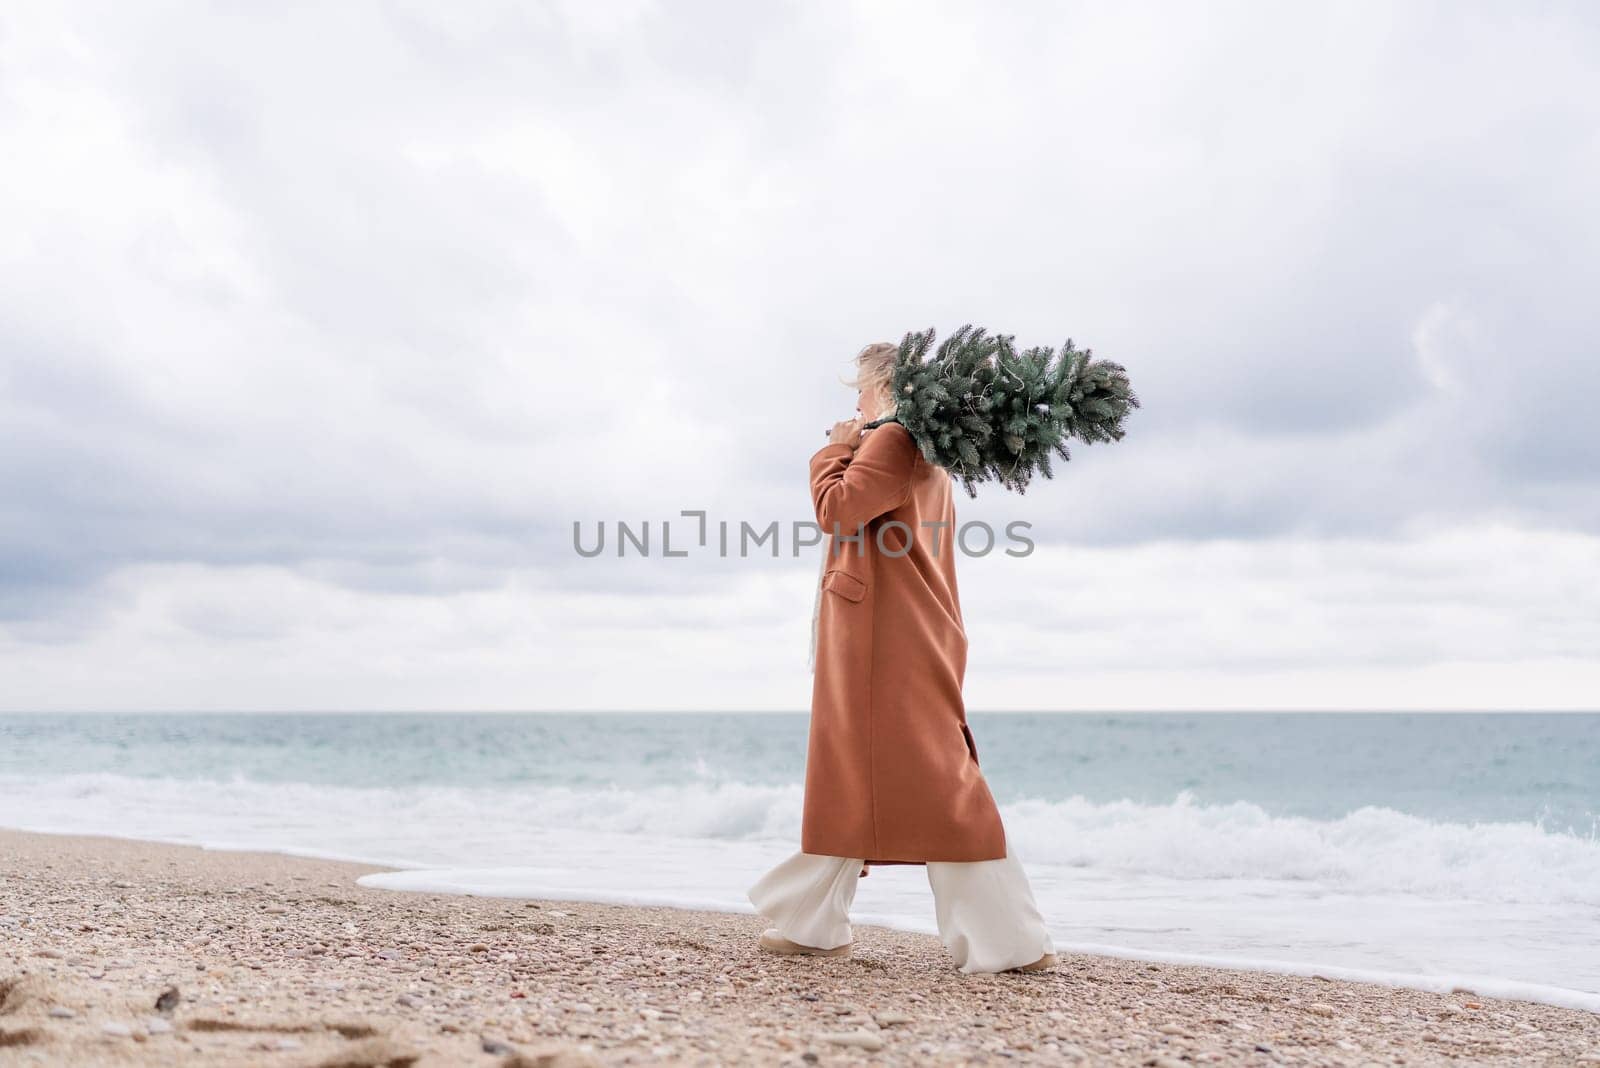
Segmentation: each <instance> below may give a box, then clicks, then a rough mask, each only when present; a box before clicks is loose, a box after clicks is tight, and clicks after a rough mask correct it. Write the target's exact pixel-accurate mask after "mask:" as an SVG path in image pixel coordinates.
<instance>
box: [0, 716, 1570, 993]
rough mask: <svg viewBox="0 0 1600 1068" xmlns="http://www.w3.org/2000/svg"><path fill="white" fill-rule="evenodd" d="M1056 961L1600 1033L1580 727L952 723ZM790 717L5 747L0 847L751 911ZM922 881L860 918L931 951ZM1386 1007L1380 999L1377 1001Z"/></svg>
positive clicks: (592, 720) (39, 730) (1542, 719)
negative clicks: (1154, 969)
mask: <svg viewBox="0 0 1600 1068" xmlns="http://www.w3.org/2000/svg"><path fill="white" fill-rule="evenodd" d="M971 722H972V726H973V730H974V733H975V735H976V738H977V744H978V751H979V756H980V759H981V762H982V765H983V768H984V773H985V775H986V777H987V778H988V780H989V783H990V785H991V788H992V789H993V791H994V793H995V796H996V798H997V799H998V800H999V802H1000V805H1001V812H1002V815H1003V817H1004V819H1005V825H1006V833H1007V840H1008V843H1009V844H1010V846H1011V848H1012V850H1013V851H1014V852H1016V853H1017V854H1018V856H1019V857H1021V859H1022V860H1023V862H1024V864H1025V866H1026V867H1027V869H1028V871H1029V875H1030V878H1031V880H1032V881H1033V885H1034V890H1035V894H1036V896H1037V897H1038V898H1039V902H1040V907H1041V909H1042V911H1043V912H1044V914H1045V917H1046V920H1047V921H1048V922H1049V923H1050V925H1051V930H1052V932H1053V933H1054V934H1055V935H1056V938H1057V940H1058V942H1059V943H1060V944H1062V945H1064V946H1070V947H1077V948H1081V949H1090V950H1094V951H1106V952H1118V953H1127V954H1136V955H1137V954H1143V955H1153V956H1159V957H1165V958H1168V959H1194V958H1202V959H1208V960H1215V961H1220V962H1234V963H1243V964H1246V965H1249V966H1252V967H1276V968H1283V969H1288V970H1293V969H1300V970H1306V969H1315V970H1320V971H1323V972H1333V971H1335V970H1337V969H1345V970H1346V972H1347V973H1348V974H1358V975H1364V976H1369V977H1375V978H1387V979H1388V980H1391V981H1401V982H1406V983H1409V984H1411V985H1429V984H1449V983H1455V982H1465V983H1468V984H1469V985H1473V986H1474V988H1475V989H1479V990H1480V991H1482V992H1484V993H1490V992H1491V991H1496V990H1498V991H1501V992H1503V993H1506V994H1508V995H1514V996H1524V997H1535V998H1538V999H1541V1000H1547V1001H1555V1002H1559V1003H1562V1004H1575V1005H1581V1006H1583V1007H1588V1008H1593V1009H1595V1010H1596V1011H1600V815H1597V814H1600V715H1546V714H1525V715H1524V714H1437V715H1415V714H1350V715H1335V714H1320V713H1318V714H1302V713H1295V714H1281V715H1273V714H1254V713H1252V714H1183V715H1178V714H1174V715H1088V714H1072V715H1021V714H1017V715H1008V714H1001V713H986V714H985V713H975V714H973V715H972V717H971ZM805 737H806V717H805V716H803V715H772V716H769V715H721V714H718V715H709V714H707V715H678V714H671V715H641V714H614V715H607V714H571V715H515V716H513V715H388V714H385V715H366V716H362V715H240V716H187V715H143V716H113V715H106V716H55V715H52V716H44V715H40V716H0V825H4V826H10V827H19V828H23V829H29V830H37V831H47V832H60V833H94V834H113V835H121V836H125V837H133V838H147V839H152V840H162V841H175V842H188V843H195V844H201V845H207V846H212V847H220V848H249V849H263V850H276V851H282V852H292V853H304V854H314V855H324V856H334V857H347V858H350V859H357V860H366V861H370V862H374V863H378V864H385V865H389V866H392V867H396V868H401V869H407V870H405V871H401V872H397V873H394V874H390V875H381V876H373V877H371V879H372V880H373V885H383V886H389V887H392V888H396V889H405V888H414V889H415V888H428V889H435V890H446V891H463V892H472V893H511V894H519V895H527V896H544V897H578V898H587V899H593V900H616V901H639V902H652V903H660V904H676V905H684V906H695V907H712V908H723V909H735V910H739V909H746V910H747V909H748V904H747V902H746V900H745V898H744V890H745V888H746V887H747V886H748V885H749V884H750V883H751V882H753V881H754V880H755V878H757V877H758V876H759V875H760V874H761V872H762V871H764V870H765V868H766V867H767V866H769V865H771V864H772V863H775V862H776V861H777V860H778V859H780V858H781V857H783V856H784V855H786V854H787V853H788V852H790V851H792V850H794V849H795V848H796V847H797V843H798V838H799V826H800V805H801V798H802V788H801V782H802V777H803V772H804V761H805ZM919 879H921V874H920V869H916V868H909V869H886V870H883V871H882V872H880V873H879V874H878V876H877V877H875V878H873V879H870V880H866V881H865V882H864V883H863V885H862V887H861V888H860V891H859V893H858V896H857V910H858V917H857V918H858V919H861V920H864V921H872V922H882V923H888V924H893V925H896V926H901V927H907V928H911V929H923V930H927V929H931V924H932V916H931V903H930V901H929V899H928V894H927V887H926V884H925V882H919ZM1396 977H1399V978H1396Z"/></svg>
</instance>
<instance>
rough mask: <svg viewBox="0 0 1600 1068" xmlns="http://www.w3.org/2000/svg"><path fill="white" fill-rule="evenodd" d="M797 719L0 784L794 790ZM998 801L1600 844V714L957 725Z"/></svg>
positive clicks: (567, 726)
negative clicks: (1470, 825)
mask: <svg viewBox="0 0 1600 1068" xmlns="http://www.w3.org/2000/svg"><path fill="white" fill-rule="evenodd" d="M806 722H807V720H806V716H805V715H804V714H791V715H737V714H708V715H693V714H682V715H680V714H669V715H658V714H638V713H631V714H630V713H616V714H587V713H585V714H578V715H545V714H530V715H389V714H385V715H245V716H187V715H179V716H170V715H119V716H57V715H51V716H9V717H6V716H0V775H3V774H21V773H25V772H38V771H43V770H49V771H54V772H58V773H67V772H79V773H81V772H115V773H118V774H123V775H130V776H136V777H141V778H159V777H166V776H170V777H176V778H194V777H199V776H219V775H220V776H223V777H232V776H240V777H244V778H247V779H252V780H257V781H260V782H301V783H321V784H329V785H343V786H393V785H423V784H436V785H449V786H471V785H477V786H514V785H517V784H524V783H537V784H542V785H559V786H571V787H595V786H629V787H650V786H662V785H669V784H674V783H683V782H707V781H711V782H715V781H729V782H740V781H748V782H766V783H770V782H799V781H801V777H802V775H803V772H804V768H805V741H806ZM971 722H972V726H973V731H974V733H975V734H976V736H977V739H978V743H979V759H980V760H981V762H982V765H983V768H984V773H985V775H986V777H987V778H988V780H989V784H990V787H991V789H992V790H993V791H994V793H995V796H996V797H997V798H998V799H1000V800H1002V801H1016V800H1022V799H1027V798H1033V799H1041V800H1047V801H1053V800H1064V799H1066V798H1069V797H1074V796H1077V797H1083V798H1086V799H1088V800H1090V801H1099V802H1107V801H1117V800H1123V799H1127V800H1132V801H1137V802H1142V803H1146V804H1157V803H1165V802H1169V801H1171V800H1173V799H1174V798H1175V797H1176V796H1178V795H1179V794H1180V793H1183V792H1187V793H1188V794H1189V795H1191V796H1192V798H1193V799H1194V800H1195V801H1197V802H1200V803H1204V804H1215V803H1226V802H1233V801H1245V802H1250V803H1252V804H1255V805H1258V806H1260V807H1261V808H1262V809H1264V810H1265V811H1267V812H1268V813H1271V814H1275V815H1288V816H1305V817H1311V818H1315V819H1329V818H1334V817H1338V816H1342V815H1345V814H1347V813H1349V812H1352V811H1355V810H1356V809H1359V808H1362V807H1366V806H1379V807H1384V808H1389V809H1393V810H1395V811H1397V812H1403V813H1408V814H1410V815H1415V816H1422V817H1426V818H1429V819H1437V820H1450V821H1465V822H1472V821H1531V822H1537V823H1540V824H1541V825H1542V826H1544V827H1546V828H1549V829H1552V830H1560V831H1568V832H1572V833H1578V834H1585V835H1594V834H1596V833H1597V828H1600V715H1571V714H1568V715H1551V714H1533V713H1529V714H1499V713H1464V714H1399V713H1396V714H1384V715H1376V714H1370V713H1360V714H1357V713H1352V714H1323V713H1282V714H1272V713H1238V714H1226V713H1222V714H1219V713H1206V714H1185V715H1162V714H1139V715H1089V714H1071V715H1038V714H1005V713H987V714H974V715H973V716H972V717H971Z"/></svg>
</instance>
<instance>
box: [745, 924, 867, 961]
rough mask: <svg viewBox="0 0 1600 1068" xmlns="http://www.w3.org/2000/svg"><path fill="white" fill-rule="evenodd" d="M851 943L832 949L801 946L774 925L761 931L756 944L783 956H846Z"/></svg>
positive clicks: (769, 951)
mask: <svg viewBox="0 0 1600 1068" xmlns="http://www.w3.org/2000/svg"><path fill="white" fill-rule="evenodd" d="M851 944H852V943H850V942H846V943H845V944H844V945H842V946H835V947H834V948H833V949H818V948H817V947H816V946H802V945H801V944H800V943H799V942H791V941H789V940H788V939H787V938H785V937H783V935H781V934H779V933H778V929H777V928H776V927H769V928H767V929H766V930H765V931H762V932H761V938H760V939H759V940H758V941H757V942H756V945H758V946H760V947H761V948H762V949H764V950H766V951H767V952H768V953H777V954H779V955H781V956H785V957H847V956H849V955H850V946H851Z"/></svg>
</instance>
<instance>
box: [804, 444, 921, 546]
mask: <svg viewBox="0 0 1600 1068" xmlns="http://www.w3.org/2000/svg"><path fill="white" fill-rule="evenodd" d="M916 463H917V446H916V443H915V442H914V441H912V440H911V433H910V432H909V431H908V430H906V428H905V427H903V426H901V425H900V424H899V423H885V424H883V425H882V426H880V427H878V428H877V429H876V430H872V431H868V433H867V436H866V438H865V439H864V440H863V441H862V442H861V444H860V445H859V446H857V447H856V448H855V449H854V450H852V449H851V448H850V446H848V445H824V446H823V447H822V448H820V449H818V450H817V451H816V453H815V454H814V455H813V456H812V457H811V503H812V504H813V505H815V506H816V510H817V525H818V526H820V527H822V531H823V533H825V534H832V533H833V532H834V527H835V525H836V524H837V526H838V529H839V531H840V532H841V533H843V534H854V533H855V532H856V528H857V527H860V526H861V525H863V524H865V523H868V522H870V521H872V520H874V519H876V518H877V517H878V516H880V515H883V514H884V513H885V512H890V511H893V510H894V509H896V508H898V507H899V506H900V505H902V504H904V503H905V502H906V501H907V499H909V498H910V496H911V474H912V471H913V470H914V469H915V468H916Z"/></svg>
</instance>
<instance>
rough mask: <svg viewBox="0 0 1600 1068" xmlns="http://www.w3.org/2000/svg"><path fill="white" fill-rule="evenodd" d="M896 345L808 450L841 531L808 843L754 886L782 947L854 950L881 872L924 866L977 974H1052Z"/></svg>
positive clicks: (814, 477)
mask: <svg viewBox="0 0 1600 1068" xmlns="http://www.w3.org/2000/svg"><path fill="white" fill-rule="evenodd" d="M897 352H898V347H897V346H895V345H891V344H887V343H882V344H876V345H869V346H867V347H866V348H865V349H863V350H862V351H861V353H860V354H859V355H858V356H857V357H856V367H857V376H856V381H855V382H854V383H853V384H854V385H855V386H856V387H857V389H858V390H859V391H860V394H859V398H858V404H857V413H858V415H859V416H861V418H859V419H856V420H851V421H848V422H843V423H838V424H836V425H835V426H834V427H833V430H832V431H831V432H830V433H829V435H828V444H826V445H824V446H823V447H822V448H821V449H820V450H818V451H817V453H816V454H815V455H813V456H812V457H811V499H812V503H813V504H814V506H815V508H816V515H817V522H818V524H819V525H820V526H821V527H822V529H823V532H824V533H825V534H826V535H827V538H826V540H825V542H824V546H823V565H822V579H821V582H820V588H819V590H818V594H817V596H818V604H817V608H816V612H815V615H814V618H813V623H812V626H813V628H814V630H813V643H814V648H815V668H814V670H815V673H816V676H815V679H814V681H813V686H812V696H811V737H810V744H809V747H808V750H807V754H806V785H805V804H804V810H803V816H802V821H801V828H800V848H801V851H800V852H798V853H796V854H794V855H793V856H791V857H790V858H789V859H787V860H785V861H783V862H782V863H781V864H779V865H778V866H777V867H776V868H774V869H773V870H772V871H770V872H768V873H767V874H766V875H765V876H763V877H762V878H761V879H760V881H758V882H757V883H756V884H755V886H753V887H751V889H750V893H749V896H750V901H751V903H752V904H754V905H755V906H756V909H757V911H759V912H760V913H761V914H762V915H763V916H765V917H767V918H768V919H769V920H770V921H772V923H773V924H775V925H776V926H774V927H773V928H771V929H770V930H768V931H766V932H765V933H764V934H763V935H762V936H761V939H760V942H759V945H760V947H761V948H762V949H764V950H766V951H768V952H772V953H782V954H807V955H814V956H840V955H843V954H846V953H849V951H850V942H851V934H850V922H849V909H850V904H851V902H852V901H853V900H854V898H855V889H856V879H857V878H858V877H859V876H865V875H866V874H867V867H866V866H867V865H870V864H922V865H925V866H926V868H927V872H928V883H929V885H930V886H931V887H932V889H933V895H934V907H935V915H936V917H937V920H938V925H939V937H940V938H941V940H942V941H943V942H944V944H945V946H946V948H947V949H949V951H950V954H951V956H952V957H953V958H954V959H955V963H956V966H957V967H958V968H960V969H961V970H962V971H963V972H969V973H970V972H1001V971H1042V970H1044V969H1046V968H1049V967H1050V966H1052V965H1053V964H1055V961H1056V958H1055V955H1054V948H1055V947H1054V945H1053V944H1052V942H1051V940H1050V933H1049V932H1048V931H1047V930H1046V929H1045V926H1044V921H1043V919H1042V918H1041V917H1040V915H1039V908H1038V906H1037V905H1036V904H1035V903H1034V899H1033V892H1032V890H1031V889H1030V888H1029V886H1028V880H1027V876H1026V875H1024V874H1023V871H1022V866H1021V864H1020V863H1019V862H1018V860H1017V857H1016V853H1015V851H1013V850H1010V849H1009V848H1008V846H1007V843H1006V836H1005V829H1004V827H1003V826H1002V825H1001V822H1000V813H999V810H998V809H997V808H996V807H995V803H994V798H993V796H991V794H990V793H989V787H988V784H987V783H985V782H984V779H983V773H982V772H981V771H979V770H978V750H977V745H976V743H975V742H974V741H973V738H972V732H971V731H970V730H969V729H968V728H967V721H966V710H965V707H964V705H963V703H962V699H961V684H962V679H963V676H964V674H965V672H966V662H967V637H966V631H965V630H964V629H963V627H962V623H961V605H960V601H959V599H958V598H957V595H956V572H955V556H956V541H955V536H956V526H955V505H954V499H953V488H952V484H951V480H950V476H949V474H948V473H947V472H946V471H945V470H944V469H943V468H941V467H938V466H937V465H935V464H931V463H929V462H928V461H927V460H926V459H925V458H924V457H923V456H922V454H921V452H920V450H918V448H917V446H916V445H915V443H914V442H913V441H912V439H911V435H910V434H909V433H908V432H907V431H906V429H905V428H904V427H903V426H901V425H900V424H899V423H896V422H885V423H883V424H882V425H880V426H878V427H877V428H876V429H869V430H866V431H865V432H864V433H863V420H865V419H867V418H868V417H869V416H870V417H871V421H872V422H876V421H877V420H879V419H884V418H889V417H892V415H893V413H894V397H893V395H892V391H891V382H892V380H893V375H894V362H895V357H896V354H897Z"/></svg>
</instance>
